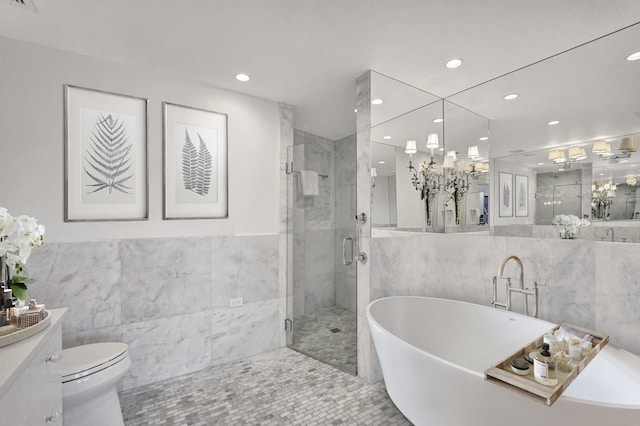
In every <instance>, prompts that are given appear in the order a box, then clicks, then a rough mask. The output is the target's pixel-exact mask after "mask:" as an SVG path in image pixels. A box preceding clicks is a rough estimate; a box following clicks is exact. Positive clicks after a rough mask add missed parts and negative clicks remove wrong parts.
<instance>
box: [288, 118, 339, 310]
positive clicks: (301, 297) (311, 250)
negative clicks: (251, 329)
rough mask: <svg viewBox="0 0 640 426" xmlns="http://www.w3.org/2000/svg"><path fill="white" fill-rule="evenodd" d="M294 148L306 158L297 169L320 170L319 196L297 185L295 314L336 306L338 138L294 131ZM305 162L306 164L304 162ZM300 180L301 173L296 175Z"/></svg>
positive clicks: (294, 240)
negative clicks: (301, 190) (304, 193)
mask: <svg viewBox="0 0 640 426" xmlns="http://www.w3.org/2000/svg"><path fill="white" fill-rule="evenodd" d="M293 144H294V150H295V149H297V150H298V151H301V152H302V153H303V154H302V158H303V161H302V162H297V163H294V168H295V170H313V171H315V172H317V173H318V190H319V195H317V196H304V195H302V193H301V192H300V190H299V189H300V188H293V194H292V195H293V200H294V203H293V204H294V207H293V215H294V220H293V241H292V244H293V254H292V256H293V283H292V288H293V307H292V309H293V315H294V318H298V317H300V316H302V315H305V314H308V313H313V312H316V311H317V310H318V309H321V308H326V307H330V306H333V305H335V303H336V292H335V273H336V271H335V255H334V253H335V226H336V216H335V204H336V191H335V177H336V162H335V151H336V145H335V142H334V141H331V140H329V139H325V138H322V137H320V136H317V135H313V134H310V133H306V132H303V131H301V130H298V129H294V131H293ZM301 163H302V164H301ZM295 179H296V180H299V176H297V175H296V176H295Z"/></svg>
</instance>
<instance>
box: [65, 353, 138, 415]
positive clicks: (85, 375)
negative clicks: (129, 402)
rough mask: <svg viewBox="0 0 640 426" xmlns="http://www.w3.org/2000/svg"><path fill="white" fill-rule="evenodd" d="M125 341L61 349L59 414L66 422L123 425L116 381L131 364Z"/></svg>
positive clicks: (118, 380)
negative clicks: (60, 409) (60, 411)
mask: <svg viewBox="0 0 640 426" xmlns="http://www.w3.org/2000/svg"><path fill="white" fill-rule="evenodd" d="M127 349H128V346H127V345H126V344H125V343H93V344H90V345H82V346H76V347H74V348H69V349H64V350H63V351H62V359H61V360H60V366H61V372H62V404H63V406H62V418H63V423H64V425H65V426H81V425H82V426H86V425H92V426H98V425H104V426H123V425H124V421H123V419H122V411H121V409H120V400H119V399H118V392H117V390H116V385H117V384H118V382H120V379H122V377H123V376H124V374H125V373H126V372H127V370H128V369H129V366H131V360H130V359H129V353H128V351H127Z"/></svg>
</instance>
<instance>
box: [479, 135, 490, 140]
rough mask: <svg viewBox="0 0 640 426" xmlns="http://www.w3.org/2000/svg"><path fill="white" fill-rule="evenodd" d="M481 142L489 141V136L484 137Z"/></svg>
mask: <svg viewBox="0 0 640 426" xmlns="http://www.w3.org/2000/svg"><path fill="white" fill-rule="evenodd" d="M480 140H481V141H488V140H489V136H483V137H481V138H480Z"/></svg>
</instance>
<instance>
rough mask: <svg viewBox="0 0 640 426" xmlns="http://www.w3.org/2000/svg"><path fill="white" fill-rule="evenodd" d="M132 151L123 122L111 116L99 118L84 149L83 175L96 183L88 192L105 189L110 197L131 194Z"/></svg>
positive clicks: (91, 185) (92, 184) (89, 185)
mask: <svg viewBox="0 0 640 426" xmlns="http://www.w3.org/2000/svg"><path fill="white" fill-rule="evenodd" d="M132 150H133V145H132V144H131V143H130V142H129V138H128V137H127V128H126V126H125V123H124V122H121V121H120V120H119V118H118V117H114V116H113V115H111V114H108V115H107V116H106V117H105V116H104V115H101V116H100V117H98V119H97V121H96V124H95V125H94V127H93V130H92V132H91V137H90V145H89V147H88V148H87V149H86V150H85V154H86V156H85V159H86V164H87V166H86V167H84V172H85V173H86V174H87V176H89V178H91V181H92V182H93V183H91V184H87V186H88V187H89V189H90V190H89V192H88V193H89V194H91V193H94V192H98V191H102V190H106V191H107V192H108V193H109V194H111V193H112V192H113V191H114V190H115V191H119V192H122V193H124V194H131V193H132V191H133V188H132V187H131V186H129V185H128V181H129V180H131V178H133V176H134V174H133V172H132V171H131V167H132V166H133V158H132Z"/></svg>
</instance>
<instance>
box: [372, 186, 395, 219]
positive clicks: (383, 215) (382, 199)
mask: <svg viewBox="0 0 640 426" xmlns="http://www.w3.org/2000/svg"><path fill="white" fill-rule="evenodd" d="M375 181H376V186H375V187H373V188H371V197H372V198H373V200H372V201H371V226H374V227H376V226H391V216H390V211H389V203H390V198H391V197H390V195H391V194H390V193H389V189H390V187H389V176H376V177H375ZM394 183H395V180H394ZM394 190H395V188H394Z"/></svg>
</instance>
